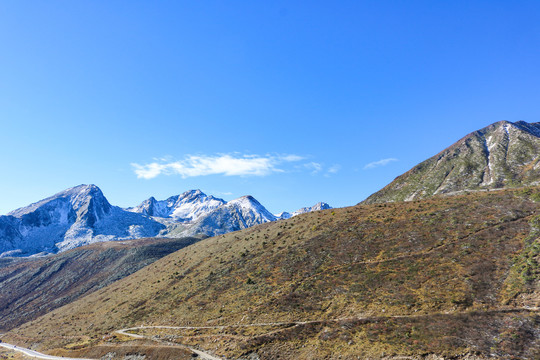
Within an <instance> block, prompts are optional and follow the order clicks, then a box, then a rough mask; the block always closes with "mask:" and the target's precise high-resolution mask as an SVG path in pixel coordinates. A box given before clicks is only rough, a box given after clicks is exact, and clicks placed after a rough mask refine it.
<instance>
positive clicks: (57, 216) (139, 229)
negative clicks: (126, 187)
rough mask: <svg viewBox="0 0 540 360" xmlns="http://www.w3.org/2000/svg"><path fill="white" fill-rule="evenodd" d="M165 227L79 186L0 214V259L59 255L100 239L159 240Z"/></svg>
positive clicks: (92, 187)
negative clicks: (156, 236)
mask: <svg viewBox="0 0 540 360" xmlns="http://www.w3.org/2000/svg"><path fill="white" fill-rule="evenodd" d="M164 228H165V226H164V225H162V224H160V223H159V222H157V221H154V220H152V219H150V218H148V217H146V216H143V215H140V214H135V213H132V212H128V211H125V210H123V209H121V208H119V207H117V206H112V205H111V204H109V202H108V201H107V199H106V198H105V196H104V195H103V193H102V192H101V190H100V189H99V188H98V187H97V186H95V185H79V186H76V187H73V188H70V189H67V190H65V191H62V192H60V193H58V194H56V195H54V196H51V197H49V198H47V199H44V200H41V201H39V202H37V203H34V204H32V205H29V206H27V207H24V208H20V209H17V210H14V211H12V212H10V213H9V214H8V215H7V216H0V256H7V255H10V256H13V255H15V256H28V255H32V254H36V253H41V252H44V253H56V252H58V251H65V250H69V249H72V248H75V247H77V246H82V245H86V244H90V243H93V242H98V241H107V240H118V239H133V238H142V237H149V236H155V235H157V234H158V233H159V231H160V230H162V229H164Z"/></svg>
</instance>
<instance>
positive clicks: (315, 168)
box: [304, 161, 323, 175]
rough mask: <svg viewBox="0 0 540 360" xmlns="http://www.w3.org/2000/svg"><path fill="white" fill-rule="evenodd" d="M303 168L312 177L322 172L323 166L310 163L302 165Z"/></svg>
mask: <svg viewBox="0 0 540 360" xmlns="http://www.w3.org/2000/svg"><path fill="white" fill-rule="evenodd" d="M304 168H306V169H308V170H309V171H311V174H312V175H315V174H317V173H319V172H320V171H321V170H322V168H323V166H322V164H319V163H318V162H314V161H312V162H309V163H306V164H304Z"/></svg>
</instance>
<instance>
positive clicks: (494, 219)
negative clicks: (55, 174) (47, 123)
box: [0, 121, 540, 360]
mask: <svg viewBox="0 0 540 360" xmlns="http://www.w3.org/2000/svg"><path fill="white" fill-rule="evenodd" d="M539 125H540V123H533V124H528V123H525V122H516V123H510V122H506V121H503V122H498V123H494V124H492V125H490V126H488V127H486V128H484V129H481V130H478V131H476V132H473V133H471V134H469V135H467V136H465V137H464V138H463V139H461V140H459V141H458V142H456V143H455V144H454V145H452V146H450V147H448V148H447V149H445V150H443V151H442V152H441V153H439V154H437V155H436V156H434V157H432V158H430V159H428V160H426V161H424V162H422V163H420V164H419V165H417V166H415V167H414V168H413V169H411V170H410V171H408V172H407V173H405V174H403V175H401V176H399V177H398V178H396V180H395V181H394V182H392V183H391V184H389V185H387V186H386V187H385V188H384V189H382V190H381V191H379V192H377V193H375V194H373V195H372V196H370V197H369V198H368V199H366V200H365V201H364V202H362V203H360V204H357V205H355V206H351V207H345V208H339V209H334V210H332V211H314V210H319V209H324V208H326V207H328V205H327V204H324V203H319V204H317V205H315V206H314V207H311V208H304V209H300V210H298V211H297V212H294V213H281V214H278V215H273V214H271V213H269V212H268V211H267V210H266V209H265V208H264V207H263V206H262V205H261V204H260V203H259V202H258V201H257V200H255V199H254V198H253V197H251V196H244V197H241V198H238V199H235V200H232V201H229V202H225V201H223V200H222V199H217V198H214V197H211V196H207V195H205V194H203V193H202V192H200V191H198V190H193V191H188V192H186V193H184V194H181V195H178V196H173V197H170V198H168V199H166V200H162V201H159V200H156V199H154V198H150V199H148V200H146V201H144V202H143V203H142V204H141V205H139V206H136V207H132V208H128V209H121V208H118V207H114V206H112V205H110V204H109V203H108V202H107V201H106V199H105V198H104V197H103V194H101V191H100V190H99V189H98V188H97V187H95V186H93V185H84V186H80V187H76V188H72V189H68V190H66V191H64V192H62V193H60V194H57V195H55V196H53V197H51V198H48V199H45V200H43V201H40V202H38V203H36V204H33V205H30V206H28V207H26V208H23V209H19V210H16V211H13V212H12V213H10V214H8V215H7V216H5V217H0V229H2V230H1V231H4V233H7V234H10V235H13V234H14V236H15V235H16V236H15V237H14V239H15V240H17V239H19V238H22V237H24V236H29V235H31V236H34V237H35V238H36V239H41V238H40V237H39V236H38V235H42V234H43V232H44V231H45V230H46V229H47V227H50V228H51V229H52V230H55V229H56V231H57V232H56V233H55V234H58V239H59V242H58V244H63V243H64V242H65V241H66V239H65V236H66V235H65V234H76V233H77V231H79V232H80V233H85V234H88V233H90V234H91V235H92V236H94V237H98V236H101V237H106V236H117V240H119V239H122V238H124V237H129V236H132V234H135V235H136V234H137V233H143V230H144V229H145V226H144V223H143V220H140V219H145V220H144V221H149V222H151V225H149V226H151V227H154V228H153V229H154V231H156V232H157V234H158V235H159V236H169V237H173V236H185V235H187V234H198V235H199V237H197V238H196V237H191V238H182V239H167V238H165V239H163V238H162V239H138V240H129V241H124V240H121V241H113V242H111V241H107V242H100V243H96V244H91V245H87V246H82V247H77V248H75V249H71V250H69V251H63V252H61V253H58V254H52V255H49V256H43V257H37V256H36V257H24V258H22V257H18V258H16V257H5V258H0V288H1V289H2V291H0V330H2V332H4V334H3V335H2V342H4V343H8V344H16V345H17V347H20V346H23V347H28V348H32V349H33V350H37V351H42V352H46V353H47V354H50V355H56V356H64V357H69V358H85V359H88V358H91V359H103V360H112V359H118V360H133V359H148V360H150V359H154V360H156V359H157V360H161V359H163V360H167V359H186V360H187V359H192V358H201V359H206V360H209V359H213V360H215V359H237V360H266V359H278V358H279V359H317V360H318V359H321V360H322V359H386V360H398V359H415V360H436V359H454V360H488V359H526V360H536V359H540V186H539V184H540V173H539V171H538V170H539V169H538V168H539V160H538V156H539V151H538V149H539V148H538V146H539V144H538V138H539V131H538V129H539ZM56 209H60V210H56ZM293 215H295V216H293ZM133 216H134V217H136V218H137V219H139V220H137V221H139V222H138V223H134V224H132V225H134V226H131V225H128V224H129V221H127V220H125V219H131V218H130V217H133ZM276 219H278V220H279V221H275V220H276ZM113 220H117V221H118V224H116V225H117V226H116V227H113V229H114V231H112V230H111V229H106V227H104V226H103V225H104V224H105V225H106V224H110V223H111V222H112V221H113ZM23 223H24V224H25V225H24V226H23V225H22V224H23ZM138 226H139V227H138ZM151 227H150V228H151ZM39 228H42V229H41V230H40V231H38V230H36V229H39ZM72 228H73V229H72ZM64 229H67V230H65V232H64V233H63V231H64ZM83 229H85V230H86V231H87V232H84V231H83ZM234 230H239V231H235V232H231V231H234ZM113 233H114V234H118V235H114V234H113ZM36 234H37V235H36ZM62 234H64V235H63V237H62ZM210 235H217V236H212V237H207V236H210ZM17 236H19V237H17ZM83 240H84V239H83ZM43 241H45V240H43ZM46 244H49V243H46ZM67 245H70V244H69V243H68V244H67ZM48 246H53V248H52V252H54V251H57V250H58V249H57V248H54V246H57V245H56V243H54V245H48ZM171 248H174V250H177V251H174V252H173V250H171ZM21 252H22V251H21ZM29 253H31V252H29ZM105 285H106V286H105ZM2 351H3V350H2V349H1V348H0V358H3V354H2ZM4 351H6V352H7V351H8V350H4ZM9 351H10V350H9ZM8 356H10V354H9V353H6V355H5V356H4V357H8Z"/></svg>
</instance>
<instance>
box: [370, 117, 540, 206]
mask: <svg viewBox="0 0 540 360" xmlns="http://www.w3.org/2000/svg"><path fill="white" fill-rule="evenodd" d="M539 183H540V123H532V124H529V123H526V122H524V121H518V122H516V123H511V122H508V121H499V122H497V123H494V124H492V125H490V126H488V127H486V128H483V129H481V130H478V131H475V132H473V133H471V134H469V135H467V136H465V137H464V138H463V139H461V140H459V141H458V142H457V143H455V144H453V145H452V146H450V147H448V148H447V149H445V150H443V151H442V152H440V153H439V154H437V155H435V156H433V157H431V158H429V159H428V160H426V161H424V162H422V163H420V164H418V165H417V166H415V167H414V168H412V169H411V170H409V171H408V172H406V173H405V174H403V175H401V176H399V177H397V178H396V179H395V180H394V181H393V182H392V183H390V184H389V185H387V186H386V187H385V188H383V189H382V190H380V191H378V192H376V193H375V194H373V195H371V196H369V197H368V198H367V199H366V200H365V201H364V203H366V204H371V203H381V202H390V201H404V200H405V201H407V200H413V199H422V198H426V197H429V196H433V195H437V194H449V193H455V192H459V191H464V190H482V189H499V188H508V187H517V186H528V185H536V184H539Z"/></svg>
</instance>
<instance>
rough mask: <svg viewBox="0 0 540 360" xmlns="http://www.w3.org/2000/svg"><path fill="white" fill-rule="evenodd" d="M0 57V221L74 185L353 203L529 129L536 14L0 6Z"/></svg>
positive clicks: (451, 4)
mask: <svg viewBox="0 0 540 360" xmlns="http://www.w3.org/2000/svg"><path fill="white" fill-rule="evenodd" d="M0 46H1V48H0V49H1V50H0V121H1V128H0V151H1V152H2V162H1V164H2V167H1V168H2V173H1V174H2V176H1V177H0V213H2V214H3V213H7V212H8V211H10V210H13V209H15V208H17V207H21V206H25V205H28V204H29V203H31V202H35V201H38V200H40V199H42V198H44V197H46V196H49V195H52V194H54V193H56V192H58V191H61V190H63V189H65V188H68V187H71V186H75V185H78V184H82V183H94V184H96V185H98V186H99V187H100V188H101V189H102V190H103V192H104V193H105V195H106V196H107V198H108V199H109V201H110V202H111V203H113V204H115V205H120V206H132V205H136V204H138V203H140V202H141V201H142V200H144V199H146V198H148V197H149V196H155V197H156V198H158V199H163V198H166V197H168V196H170V195H174V194H178V193H181V192H183V191H186V190H189V189H196V188H200V189H201V190H203V191H204V192H206V193H208V194H213V195H215V196H218V197H222V198H224V199H226V200H231V199H233V198H236V197H239V196H241V195H245V194H251V195H253V196H255V197H256V198H257V199H258V200H259V201H260V202H261V203H263V204H264V205H265V206H266V207H267V208H268V209H269V210H270V211H272V212H280V211H283V210H287V211H292V210H296V209H297V208H299V207H302V206H307V205H312V204H314V203H316V202H318V201H326V202H328V203H330V204H331V205H332V206H335V207H341V206H347V205H354V204H356V203H358V202H359V201H361V200H363V199H364V198H365V197H367V196H368V195H370V194H371V193H373V192H375V191H377V190H379V189H380V188H382V187H383V186H384V185H386V184H387V183H389V182H390V181H392V180H393V179H394V178H395V177H396V176H398V175H400V174H401V173H403V172H405V171H407V170H408V169H410V168H411V167H412V166H414V165H415V164H417V163H419V162H421V161H422V160H424V159H426V158H428V157H430V156H432V155H434V154H436V153H438V152H439V151H440V150H442V149H443V148H445V147H447V146H449V145H451V144H452V143H453V142H455V141H456V140H458V139H459V138H461V137H463V136H464V135H466V134H467V133H469V132H471V131H474V130H477V129H479V128H482V127H484V126H487V125H489V124H490V123H493V122H495V121H499V120H503V119H504V120H509V121H518V120H525V121H529V122H537V121H540V116H539V115H540V107H539V105H538V100H539V99H540V91H539V90H540V67H539V66H538V64H540V2H538V1H493V0H492V1H359V0H355V1H267V2H265V1H159V2H158V1H54V0H51V1H9V0H6V1H2V2H1V3H0ZM370 164H371V165H370Z"/></svg>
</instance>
